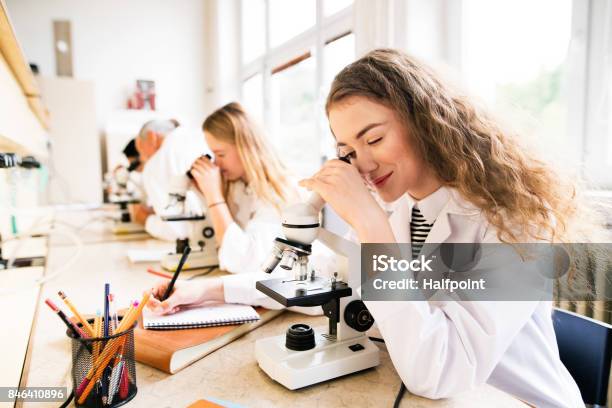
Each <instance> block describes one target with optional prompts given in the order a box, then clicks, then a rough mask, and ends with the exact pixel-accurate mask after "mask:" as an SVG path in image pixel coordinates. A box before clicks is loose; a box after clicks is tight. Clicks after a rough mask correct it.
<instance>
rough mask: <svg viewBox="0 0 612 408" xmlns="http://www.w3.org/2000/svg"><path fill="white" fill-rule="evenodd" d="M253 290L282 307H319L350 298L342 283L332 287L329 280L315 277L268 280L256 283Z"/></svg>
mask: <svg viewBox="0 0 612 408" xmlns="http://www.w3.org/2000/svg"><path fill="white" fill-rule="evenodd" d="M255 288H257V290H259V291H260V292H263V293H264V294H266V295H268V296H269V297H271V298H272V299H274V300H276V301H277V302H278V303H280V304H281V305H283V306H286V307H289V306H321V305H324V304H325V303H327V302H329V301H330V300H332V299H338V298H341V297H346V296H351V294H352V290H351V288H350V287H349V286H348V285H347V284H346V283H344V282H336V283H335V284H334V287H333V288H332V286H331V285H330V283H329V279H324V278H320V277H315V279H314V280H311V279H307V280H303V281H300V280H292V279H287V278H285V279H268V280H262V281H257V283H256V284H255Z"/></svg>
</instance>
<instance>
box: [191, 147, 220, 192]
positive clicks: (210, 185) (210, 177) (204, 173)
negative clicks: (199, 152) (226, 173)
mask: <svg viewBox="0 0 612 408" xmlns="http://www.w3.org/2000/svg"><path fill="white" fill-rule="evenodd" d="M191 175H192V176H193V179H194V180H195V183H196V185H197V186H198V189H199V190H200V191H201V192H202V194H203V195H204V198H206V201H207V202H208V203H214V202H218V201H223V187H222V186H223V184H222V178H221V170H220V169H219V166H217V165H216V164H214V163H213V162H212V161H211V160H210V159H209V158H208V157H205V156H202V157H200V158H199V159H197V160H196V161H195V162H194V163H193V165H192V166H191Z"/></svg>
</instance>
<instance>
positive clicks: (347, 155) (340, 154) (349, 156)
mask: <svg viewBox="0 0 612 408" xmlns="http://www.w3.org/2000/svg"><path fill="white" fill-rule="evenodd" d="M338 157H339V158H341V159H349V160H351V159H354V158H355V151H352V152H338Z"/></svg>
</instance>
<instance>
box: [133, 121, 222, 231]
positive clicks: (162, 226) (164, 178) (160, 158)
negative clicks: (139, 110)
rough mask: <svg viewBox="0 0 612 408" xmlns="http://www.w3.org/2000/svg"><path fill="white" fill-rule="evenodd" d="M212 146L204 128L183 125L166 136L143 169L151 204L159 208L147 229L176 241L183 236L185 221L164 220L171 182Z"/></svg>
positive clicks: (144, 185) (147, 222) (147, 223)
mask: <svg viewBox="0 0 612 408" xmlns="http://www.w3.org/2000/svg"><path fill="white" fill-rule="evenodd" d="M209 152H210V149H209V148H208V146H207V145H206V142H205V140H204V134H203V133H202V131H201V130H198V129H193V128H188V127H184V126H179V127H178V128H176V129H175V130H173V131H172V132H170V133H169V134H168V135H166V137H165V138H164V141H163V143H162V145H161V147H160V148H159V150H158V151H157V152H155V154H154V155H153V156H152V157H151V158H150V159H149V161H147V163H146V164H145V166H144V169H143V171H142V184H143V188H144V191H145V193H146V196H147V204H148V205H149V206H150V207H152V208H153V210H155V214H154V215H150V216H149V217H147V221H146V224H145V230H146V231H147V232H148V233H149V234H151V235H152V236H154V237H155V238H158V239H162V240H166V241H174V240H175V239H177V238H182V236H181V235H184V233H183V231H182V230H180V228H181V226H182V225H179V224H182V223H176V222H174V223H172V222H164V221H162V219H161V218H160V216H159V215H158V214H163V213H164V209H165V208H166V206H167V205H168V200H169V196H168V193H169V191H170V187H171V183H172V181H173V179H174V178H175V177H176V176H180V175H184V174H185V173H186V172H187V170H189V169H190V168H191V165H192V164H193V162H194V161H196V159H197V158H198V157H200V156H202V155H203V154H206V153H209Z"/></svg>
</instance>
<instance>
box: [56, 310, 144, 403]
mask: <svg viewBox="0 0 612 408" xmlns="http://www.w3.org/2000/svg"><path fill="white" fill-rule="evenodd" d="M89 323H90V324H92V325H93V319H91V320H89ZM134 327H135V325H134V326H132V327H131V328H129V329H126V330H125V331H122V332H120V333H116V334H111V335H109V336H107V337H98V338H75V337H74V334H73V333H71V332H70V331H67V332H66V334H67V335H68V337H70V339H71V341H72V386H73V390H74V402H75V405H76V406H77V407H87V408H94V407H105V408H106V407H119V406H121V405H123V404H125V403H127V402H128V401H130V400H131V399H132V398H134V397H135V396H136V391H137V387H136V362H135V360H134Z"/></svg>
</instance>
